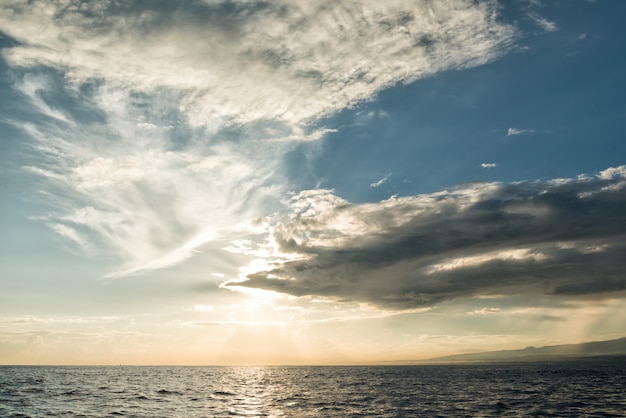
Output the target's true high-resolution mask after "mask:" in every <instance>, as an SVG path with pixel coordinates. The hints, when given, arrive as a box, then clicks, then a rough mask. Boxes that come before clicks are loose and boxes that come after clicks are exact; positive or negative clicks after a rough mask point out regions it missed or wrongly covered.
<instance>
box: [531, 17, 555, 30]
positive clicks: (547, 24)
mask: <svg viewBox="0 0 626 418" xmlns="http://www.w3.org/2000/svg"><path fill="white" fill-rule="evenodd" d="M528 17H530V18H531V19H532V21H533V22H535V23H536V24H537V25H539V26H540V27H541V28H542V29H543V30H544V31H545V32H555V31H558V30H559V28H558V27H557V25H556V22H552V21H550V20H548V19H546V18H544V17H541V16H539V15H538V14H536V13H529V14H528Z"/></svg>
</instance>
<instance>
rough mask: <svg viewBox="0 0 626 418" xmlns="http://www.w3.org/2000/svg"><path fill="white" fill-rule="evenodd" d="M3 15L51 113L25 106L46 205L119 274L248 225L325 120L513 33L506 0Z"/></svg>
mask: <svg viewBox="0 0 626 418" xmlns="http://www.w3.org/2000/svg"><path fill="white" fill-rule="evenodd" d="M0 31H2V33H3V34H6V35H7V36H9V37H11V38H12V39H13V40H15V41H16V42H15V43H14V44H12V46H11V47H8V48H4V49H3V50H2V55H3V58H4V60H5V61H6V62H7V64H8V65H9V66H10V68H11V71H12V72H13V75H14V77H15V79H16V80H18V82H17V83H16V88H17V89H18V90H19V91H21V92H22V93H23V94H24V97H25V98H27V99H28V100H29V101H30V104H31V106H32V109H33V111H36V112H39V113H40V114H43V115H45V116H46V117H47V118H45V120H42V119H41V118H34V119H32V120H30V121H28V122H25V121H13V123H14V124H15V125H16V126H18V127H19V128H21V129H23V130H24V131H25V132H27V133H28V134H29V135H30V136H31V137H32V138H33V139H34V142H33V144H31V148H30V150H31V152H32V154H31V159H32V161H31V163H29V164H27V165H28V167H26V169H27V170H29V172H31V173H33V174H36V175H37V176H39V178H40V179H41V181H42V183H43V185H42V198H43V199H44V201H45V202H46V203H48V204H49V205H50V207H51V210H50V212H49V213H48V215H47V216H44V217H42V218H45V220H46V223H47V224H49V225H51V227H52V228H53V229H54V230H55V231H56V232H57V233H59V234H60V235H61V236H63V237H65V238H66V239H68V240H70V241H73V242H74V243H76V244H78V245H79V246H81V247H84V248H87V247H89V248H93V249H94V250H96V251H94V253H97V254H104V256H113V257H115V258H116V259H118V260H121V263H120V264H121V265H120V266H119V268H118V269H116V270H115V271H114V272H112V273H111V275H112V276H123V275H128V274H133V273H136V272H141V271H146V270H152V269H159V268H163V267H167V266H171V265H174V264H177V263H180V262H181V261H183V260H185V259H187V258H189V257H191V256H192V255H193V254H195V251H194V250H196V249H198V248H199V247H201V246H203V245H205V244H208V243H211V242H215V241H220V240H228V239H236V238H241V237H240V235H243V236H244V237H245V235H246V233H245V231H244V229H245V228H243V227H242V225H244V224H249V223H251V222H252V220H254V219H256V218H259V217H260V216H263V215H264V214H267V213H271V212H274V211H276V210H279V209H280V208H281V206H280V203H279V200H280V198H281V196H283V195H284V193H285V189H284V187H286V186H284V185H285V184H286V181H285V179H283V178H281V175H280V172H281V171H280V169H279V168H280V165H281V158H282V156H284V155H285V154H286V153H287V152H288V150H290V149H291V148H290V147H291V146H292V145H291V144H292V143H293V142H297V141H313V140H317V139H319V138H321V137H322V136H323V134H324V133H326V132H328V131H329V129H328V128H326V127H323V126H319V125H318V122H319V120H320V118H322V117H323V116H326V115H328V114H331V113H333V112H336V111H338V110H341V109H345V108H348V107H350V106H353V105H354V104H356V103H359V102H361V101H364V100H371V99H372V98H373V97H375V95H376V94H377V93H378V92H379V91H381V90H383V89H385V88H387V87H390V86H392V85H395V84H398V83H408V82H411V81H414V80H417V79H420V78H423V77H427V76H430V75H432V74H435V73H437V72H440V71H444V70H449V69H462V68H468V67H473V66H477V65H480V64H483V63H487V62H489V61H492V60H494V59H496V58H497V57H498V56H500V55H501V54H503V53H505V52H506V51H508V49H509V48H510V46H511V45H512V43H513V40H514V37H515V30H514V29H513V27H512V26H510V25H507V24H504V23H502V22H501V21H499V20H498V6H497V4H496V3H495V2H490V1H485V2H467V1H464V0H450V1H448V2H445V3H444V2H426V1H424V2H415V1H408V0H391V1H386V2H366V3H362V2H358V1H346V2H334V1H330V0H323V1H319V2H297V1H291V0H284V1H279V0H276V1H270V2H261V1H250V2H240V1H235V2H232V1H217V0H212V1H204V2H200V1H181V2H165V1H154V2H149V3H146V2H143V1H138V0H137V1H132V0H131V1H128V2H123V3H120V2H117V1H107V0H103V1H98V2H72V1H62V0H51V1H49V0H46V1H43V0H41V1H37V0H35V1H32V2H29V3H28V4H25V3H23V2H22V1H18V0H7V1H3V2H2V3H1V4H0ZM58 92H62V93H63V94H62V95H60V94H56V93H58ZM61 96H62V97H63V100H61V99H60V98H59V97H61ZM380 115H381V116H382V113H381V114H380ZM242 231H243V232H242Z"/></svg>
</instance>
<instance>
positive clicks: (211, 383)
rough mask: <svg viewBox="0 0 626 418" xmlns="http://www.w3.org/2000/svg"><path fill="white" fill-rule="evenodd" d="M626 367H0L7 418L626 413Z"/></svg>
mask: <svg viewBox="0 0 626 418" xmlns="http://www.w3.org/2000/svg"><path fill="white" fill-rule="evenodd" d="M624 393H626V361H625V359H624V358H622V359H613V360H610V359H604V360H594V361H591V360H589V361H567V362H545V363H538V364H508V365H504V364H501V365H488V364H475V365H445V366H373V367H371V366H353V367H39V366H33V367H0V416H3V417H4V416H8V417H10V416H33V417H36V416H50V415H60V416H85V417H105V416H129V417H130V416H132V417H154V416H168V417H170V416H180V417H213V416H214V417H220V416H241V417H281V416H290V417H291V416H298V417H317V416H325V417H328V416H337V417H344V416H381V417H394V416H416V415H417V416H432V415H441V416H452V415H453V416H519V415H535V416H545V415H558V416H562V415H570V416H576V415H605V416H623V414H624V411H626V398H625V397H624Z"/></svg>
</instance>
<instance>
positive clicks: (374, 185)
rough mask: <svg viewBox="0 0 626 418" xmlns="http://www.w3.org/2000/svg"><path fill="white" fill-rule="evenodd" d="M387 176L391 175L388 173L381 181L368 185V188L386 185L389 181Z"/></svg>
mask: <svg viewBox="0 0 626 418" xmlns="http://www.w3.org/2000/svg"><path fill="white" fill-rule="evenodd" d="M389 176H391V173H388V174H387V175H386V176H385V177H383V178H382V179H380V180H378V181H375V182H374V183H371V184H370V187H380V186H382V185H383V184H385V183H387V182H388V181H389Z"/></svg>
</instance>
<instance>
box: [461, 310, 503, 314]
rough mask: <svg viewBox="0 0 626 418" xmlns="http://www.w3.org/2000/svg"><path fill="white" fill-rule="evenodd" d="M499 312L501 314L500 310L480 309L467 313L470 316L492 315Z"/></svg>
mask: <svg viewBox="0 0 626 418" xmlns="http://www.w3.org/2000/svg"><path fill="white" fill-rule="evenodd" d="M500 312H502V310H501V309H500V308H482V309H476V310H474V311H472V312H468V313H469V314H470V315H492V314H499V313H500Z"/></svg>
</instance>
